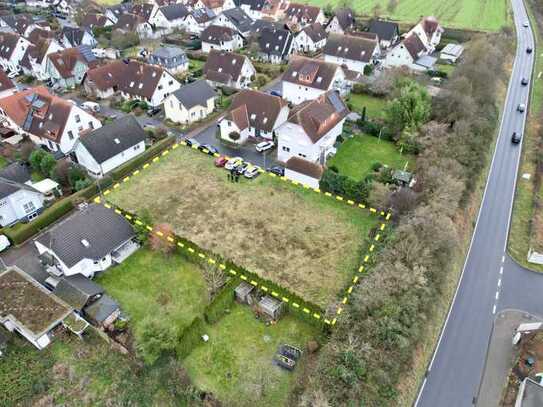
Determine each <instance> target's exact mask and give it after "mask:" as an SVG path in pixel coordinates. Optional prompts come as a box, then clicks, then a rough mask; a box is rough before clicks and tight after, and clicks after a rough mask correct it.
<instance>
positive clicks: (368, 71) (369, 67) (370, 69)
mask: <svg viewBox="0 0 543 407" xmlns="http://www.w3.org/2000/svg"><path fill="white" fill-rule="evenodd" d="M372 73H373V65H366V66H365V67H364V75H366V76H369V75H371V74H372Z"/></svg>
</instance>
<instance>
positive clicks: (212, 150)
mask: <svg viewBox="0 0 543 407" xmlns="http://www.w3.org/2000/svg"><path fill="white" fill-rule="evenodd" d="M198 150H200V151H202V152H203V153H206V154H209V155H214V154H218V153H219V150H218V149H217V147H215V146H212V145H211V144H201V145H199V146H198ZM204 150H205V151H204Z"/></svg>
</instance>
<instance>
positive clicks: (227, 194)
mask: <svg viewBox="0 0 543 407" xmlns="http://www.w3.org/2000/svg"><path fill="white" fill-rule="evenodd" d="M107 198H108V199H109V200H110V201H111V202H113V203H114V204H116V205H119V206H120V207H122V208H124V209H126V210H129V211H132V212H136V213H138V214H139V215H142V214H144V213H147V214H148V215H149V216H150V217H151V219H152V221H153V223H169V224H170V225H171V226H172V227H173V229H174V231H175V233H176V234H178V235H180V236H183V237H186V238H188V239H190V240H193V241H194V242H195V243H197V244H198V245H200V246H201V247H203V248H205V249H208V250H210V251H212V252H215V253H217V254H219V255H221V256H224V257H225V258H228V259H231V260H233V261H234V262H236V263H237V264H239V265H242V266H244V267H246V268H247V269H248V270H250V271H253V272H256V273H258V274H259V275H260V276H262V277H264V278H268V279H271V280H272V281H275V282H277V283H279V284H281V285H284V286H286V287H288V288H289V289H291V290H293V291H295V292H296V293H297V294H298V295H301V296H302V297H304V298H306V299H308V300H311V301H313V302H315V303H317V304H319V305H322V306H325V305H326V304H327V303H329V302H330V301H331V300H332V299H333V297H334V296H335V295H336V294H337V293H338V291H339V290H340V289H341V288H342V287H343V286H344V285H345V284H346V283H347V281H348V279H349V278H350V277H351V276H352V273H353V272H354V270H355V268H356V267H357V265H358V264H359V261H360V249H361V246H362V243H363V239H364V238H365V237H366V236H368V232H369V229H370V227H371V226H372V225H373V224H374V222H375V220H376V219H375V217H372V216H373V215H371V216H370V215H369V214H367V213H366V212H364V211H362V210H360V209H357V208H352V207H348V206H347V205H346V204H344V203H340V202H335V201H333V200H331V199H330V198H327V197H324V196H323V195H319V194H316V193H315V192H309V191H304V190H303V189H301V188H299V187H294V186H292V185H289V184H286V183H285V182H283V181H280V180H277V179H272V178H271V177H269V176H268V175H261V176H260V177H259V178H258V179H256V180H254V181H247V180H242V182H241V183H236V184H233V183H230V182H228V181H227V173H226V171H225V170H223V169H218V168H214V167H213V164H212V160H211V159H210V158H209V157H207V156H205V155H203V154H201V153H198V152H195V151H192V150H189V149H187V148H178V149H176V150H174V151H172V152H171V153H170V155H169V156H168V158H166V159H163V160H162V161H160V162H159V163H156V164H153V166H152V167H150V168H149V169H148V170H146V171H145V172H143V173H142V174H141V175H138V176H137V177H134V178H133V179H132V180H130V181H129V182H128V183H126V184H123V186H122V187H121V188H119V189H117V190H115V192H113V193H112V194H110V195H108V196H107Z"/></svg>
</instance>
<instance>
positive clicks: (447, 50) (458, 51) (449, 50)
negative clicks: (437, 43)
mask: <svg viewBox="0 0 543 407" xmlns="http://www.w3.org/2000/svg"><path fill="white" fill-rule="evenodd" d="M463 53H464V47H463V46H462V45H460V44H453V43H449V44H447V45H445V47H443V49H442V50H441V52H440V53H439V59H442V60H443V61H447V62H449V63H453V64H454V63H456V62H457V61H458V59H459V58H460V57H461V56H462V54H463Z"/></svg>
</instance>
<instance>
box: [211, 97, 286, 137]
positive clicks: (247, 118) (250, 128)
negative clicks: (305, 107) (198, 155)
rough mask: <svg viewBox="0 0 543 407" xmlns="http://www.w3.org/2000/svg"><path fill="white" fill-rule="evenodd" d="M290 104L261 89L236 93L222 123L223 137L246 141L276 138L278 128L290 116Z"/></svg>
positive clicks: (221, 131) (220, 130) (220, 127)
mask: <svg viewBox="0 0 543 407" xmlns="http://www.w3.org/2000/svg"><path fill="white" fill-rule="evenodd" d="M288 112H289V108H288V105H287V103H286V102H285V101H284V100H283V99H281V98H280V97H278V96H273V95H270V94H269V93H265V92H260V91H257V90H242V91H241V92H239V93H236V94H235V95H234V97H233V99H232V104H231V105H230V109H229V110H228V113H227V114H226V116H225V117H224V118H223V119H222V120H221V121H220V122H219V132H220V136H221V138H222V139H223V140H226V141H229V142H233V143H238V144H242V143H245V142H246V141H247V140H248V139H249V138H263V139H266V140H275V130H276V129H277V128H278V127H279V126H281V125H282V124H283V123H284V122H286V121H287V119H288Z"/></svg>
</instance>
